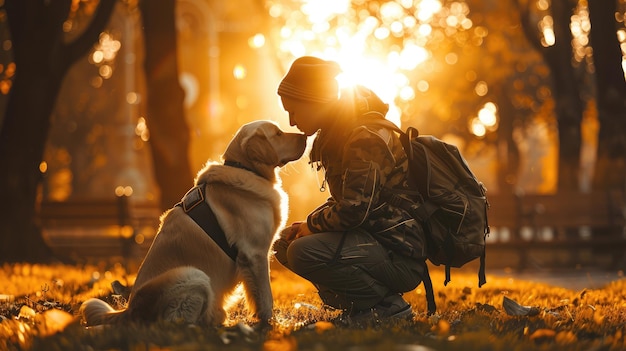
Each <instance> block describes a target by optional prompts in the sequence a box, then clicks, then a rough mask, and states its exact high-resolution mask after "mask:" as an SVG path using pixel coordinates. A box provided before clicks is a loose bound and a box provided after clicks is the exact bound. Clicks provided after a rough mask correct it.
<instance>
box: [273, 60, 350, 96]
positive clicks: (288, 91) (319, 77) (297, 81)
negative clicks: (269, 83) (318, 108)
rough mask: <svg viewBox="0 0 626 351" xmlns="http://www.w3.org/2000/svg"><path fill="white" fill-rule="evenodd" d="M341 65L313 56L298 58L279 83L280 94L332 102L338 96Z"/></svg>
mask: <svg viewBox="0 0 626 351" xmlns="http://www.w3.org/2000/svg"><path fill="white" fill-rule="evenodd" d="M340 72H341V69H340V68H339V65H338V64H337V63H336V62H333V61H325V60H322V59H320V58H317V57H313V56H302V57H300V58H298V59H296V60H295V61H294V62H293V63H292V64H291V68H290V69H289V72H287V74H286V75H285V77H284V78H283V80H282V81H281V82H280V84H279V85H278V95H280V96H285V97H290V98H293V99H297V100H304V101H310V102H322V103H326V102H331V101H335V100H337V98H338V92H339V85H338V83H337V81H336V80H335V77H336V76H337V75H338V74H339V73H340Z"/></svg>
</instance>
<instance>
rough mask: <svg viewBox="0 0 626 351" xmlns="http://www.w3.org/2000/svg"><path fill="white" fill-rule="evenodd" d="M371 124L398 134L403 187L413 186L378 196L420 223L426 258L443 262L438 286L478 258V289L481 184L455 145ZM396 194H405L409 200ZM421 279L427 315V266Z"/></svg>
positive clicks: (483, 207)
mask: <svg viewBox="0 0 626 351" xmlns="http://www.w3.org/2000/svg"><path fill="white" fill-rule="evenodd" d="M373 122H374V124H376V125H380V126H383V127H386V128H390V129H392V130H394V131H395V132H397V133H399V134H400V141H401V143H402V146H403V148H404V150H405V153H406V155H407V158H408V160H409V185H410V186H411V188H412V190H414V191H412V192H410V193H409V192H407V191H403V190H396V189H389V190H390V191H386V192H385V193H386V194H387V195H385V198H384V200H386V201H387V203H389V204H391V205H393V206H398V207H400V208H402V209H404V210H405V211H407V212H408V213H410V214H411V216H413V218H415V219H416V220H417V221H418V222H419V223H421V224H422V226H423V227H424V233H425V234H426V243H427V248H426V254H427V258H428V260H429V261H431V262H432V263H433V264H435V265H437V266H439V265H445V274H446V279H445V281H444V285H447V284H448V282H450V267H457V268H459V267H462V266H463V265H465V264H466V263H468V262H470V261H473V260H475V259H477V258H479V259H480V268H479V272H478V287H482V286H483V284H485V283H486V278H485V238H486V236H487V234H489V223H488V220H487V210H488V208H489V203H488V201H487V197H486V189H485V187H484V186H483V184H482V183H481V182H479V181H478V179H477V178H476V176H475V175H474V173H472V171H471V170H470V168H469V166H468V164H467V162H466V161H465V159H464V158H463V156H461V153H460V152H459V150H458V148H457V147H456V146H454V145H451V144H448V143H446V142H443V141H441V140H439V139H437V138H435V137H433V136H426V135H424V136H421V135H419V133H418V131H417V129H415V128H413V127H409V128H407V131H406V132H403V131H402V130H401V129H400V128H398V127H397V126H396V125H395V124H393V123H392V122H390V121H388V120H383V119H381V120H375V121H373ZM368 124H370V123H368ZM398 194H404V195H409V196H408V197H409V198H411V200H412V201H409V200H407V199H406V197H400V196H398ZM423 282H424V287H425V290H426V298H427V300H428V312H429V314H432V313H434V312H435V310H436V306H435V301H434V294H433V291H432V290H433V289H432V282H431V280H430V275H429V274H428V269H426V271H425V277H424V279H423Z"/></svg>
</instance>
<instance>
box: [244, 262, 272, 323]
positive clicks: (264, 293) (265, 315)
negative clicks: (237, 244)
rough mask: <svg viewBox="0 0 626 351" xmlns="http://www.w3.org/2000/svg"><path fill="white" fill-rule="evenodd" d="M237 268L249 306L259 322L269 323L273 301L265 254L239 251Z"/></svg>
mask: <svg viewBox="0 0 626 351" xmlns="http://www.w3.org/2000/svg"><path fill="white" fill-rule="evenodd" d="M237 268H238V269H239V274H240V275H241V278H242V280H243V284H244V288H245V291H246V299H247V301H248V304H249V306H250V308H251V309H252V311H254V312H255V313H254V314H255V316H256V317H257V318H258V319H259V321H260V322H261V323H263V324H269V322H270V319H271V318H272V309H273V307H274V301H273V300H272V290H271V287H270V275H269V261H268V257H267V255H263V254H253V255H246V254H244V253H242V252H240V253H239V255H238V256H237Z"/></svg>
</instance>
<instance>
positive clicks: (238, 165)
mask: <svg viewBox="0 0 626 351" xmlns="http://www.w3.org/2000/svg"><path fill="white" fill-rule="evenodd" d="M224 166H229V167H235V168H239V169H245V170H246V171H248V172H252V173H254V174H256V175H258V176H259V177H261V178H265V177H263V176H262V175H261V174H260V173H259V172H257V171H255V170H254V169H252V168H250V167H246V166H244V165H242V164H241V163H240V162H237V161H230V160H226V161H224Z"/></svg>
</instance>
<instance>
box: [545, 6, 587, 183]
mask: <svg viewBox="0 0 626 351" xmlns="http://www.w3.org/2000/svg"><path fill="white" fill-rule="evenodd" d="M570 5H571V4H569V2H568V1H553V2H552V17H553V19H554V35H555V38H556V41H555V44H554V45H553V46H552V47H551V48H549V49H546V50H544V53H545V55H544V57H545V58H546V61H547V62H548V65H549V66H550V69H551V71H552V77H553V80H554V82H553V84H554V89H553V93H554V99H555V104H556V114H557V119H558V131H559V168H558V172H559V175H558V191H577V190H579V188H580V186H579V179H580V148H581V143H582V139H581V131H580V128H581V125H580V124H581V122H582V117H583V106H584V104H583V101H582V98H581V96H580V89H579V85H578V80H577V79H576V72H575V70H574V67H573V66H572V44H571V43H572V32H571V31H570V28H569V25H570V18H571V16H572V8H573V6H570Z"/></svg>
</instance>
